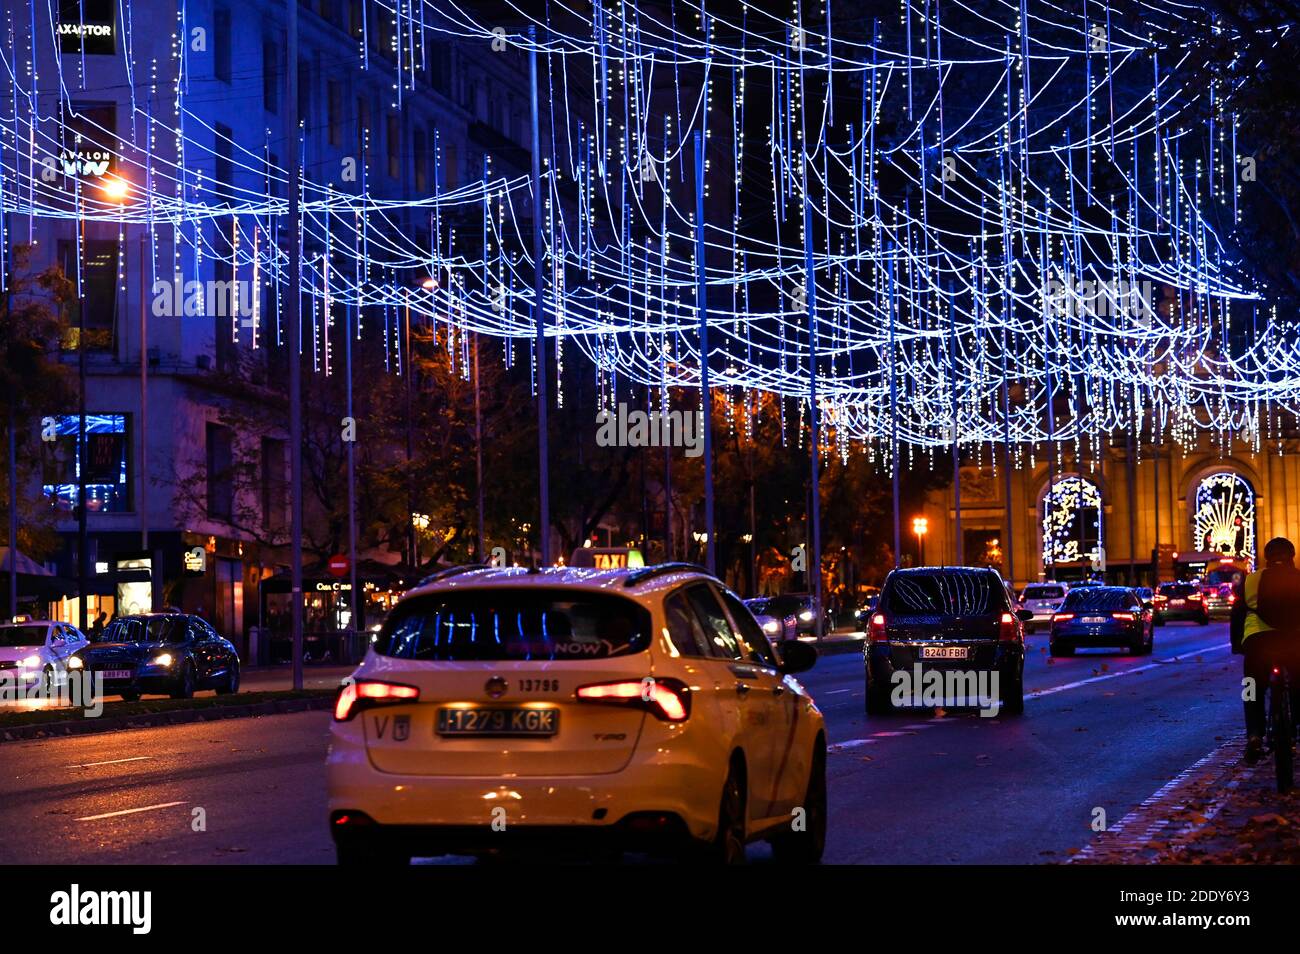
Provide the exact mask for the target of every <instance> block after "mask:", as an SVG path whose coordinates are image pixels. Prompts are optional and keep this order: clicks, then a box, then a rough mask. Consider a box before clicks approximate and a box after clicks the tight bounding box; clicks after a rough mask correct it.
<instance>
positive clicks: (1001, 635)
mask: <svg viewBox="0 0 1300 954" xmlns="http://www.w3.org/2000/svg"><path fill="white" fill-rule="evenodd" d="M1019 638H1020V631H1019V629H1018V628H1017V627H1016V618H1015V617H1014V616H1012V615H1011V614H1010V613H1003V614H1002V618H1001V619H999V620H998V639H999V640H1001V641H1003V642H1007V641H1012V642H1014V641H1015V640H1018V639H1019Z"/></svg>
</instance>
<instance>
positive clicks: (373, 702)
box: [334, 680, 420, 722]
mask: <svg viewBox="0 0 1300 954" xmlns="http://www.w3.org/2000/svg"><path fill="white" fill-rule="evenodd" d="M419 700H420V690H419V689H417V688H416V687H415V686H403V685H398V684H397V683H392V682H369V681H364V680H363V681H359V682H350V683H348V684H347V685H345V686H343V687H342V688H341V689H340V690H339V697H338V699H336V700H335V702H334V721H335V722H347V721H348V720H349V719H351V718H352V717H353V716H354V715H356V714H357V713H358V712H361V711H362V710H363V709H372V708H374V707H375V706H384V705H393V704H395V703H403V702H418V701H419Z"/></svg>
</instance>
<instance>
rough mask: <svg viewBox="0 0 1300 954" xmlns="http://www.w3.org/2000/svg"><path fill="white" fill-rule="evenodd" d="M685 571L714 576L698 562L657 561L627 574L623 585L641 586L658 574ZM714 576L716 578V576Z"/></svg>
mask: <svg viewBox="0 0 1300 954" xmlns="http://www.w3.org/2000/svg"><path fill="white" fill-rule="evenodd" d="M683 571H687V572H691V573H703V574H704V575H706V576H710V577H714V574H713V573H711V572H709V569H708V567H703V566H700V565H699V564H698V563H685V562H680V561H678V562H671V563H656V564H655V565H654V566H646V567H642V568H641V569H639V570H633V571H632V572H631V573H629V574H628V575H627V579H625V580H624V581H623V585H624V586H625V587H629V588H631V587H633V586H640V585H641V584H642V583H644V582H645V581H646V580H650V579H653V578H654V577H656V576H663V575H664V574H665V573H681V572H683ZM714 578H715V579H716V577H714Z"/></svg>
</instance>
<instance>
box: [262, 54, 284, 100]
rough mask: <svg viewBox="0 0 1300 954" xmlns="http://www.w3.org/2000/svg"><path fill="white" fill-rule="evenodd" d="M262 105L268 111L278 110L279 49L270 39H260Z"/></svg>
mask: <svg viewBox="0 0 1300 954" xmlns="http://www.w3.org/2000/svg"><path fill="white" fill-rule="evenodd" d="M262 106H263V108H264V109H265V110H266V111H267V112H268V113H278V112H279V111H280V49H279V47H278V46H276V44H275V43H274V42H273V41H271V40H263V41H262Z"/></svg>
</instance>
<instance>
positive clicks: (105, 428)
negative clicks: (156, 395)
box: [41, 414, 131, 513]
mask: <svg viewBox="0 0 1300 954" xmlns="http://www.w3.org/2000/svg"><path fill="white" fill-rule="evenodd" d="M54 420H55V433H56V435H57V437H56V439H55V440H54V441H51V442H47V443H45V444H43V447H44V448H45V460H44V462H43V464H44V466H43V477H42V481H41V483H42V487H41V489H42V490H43V491H44V493H45V499H46V500H47V501H49V504H50V506H51V507H52V508H53V509H55V510H58V511H61V512H66V513H72V512H74V511H75V509H76V505H77V416H76V415H75V414H65V415H62V416H61V417H56V418H55V419H54ZM130 447H131V441H130V436H129V433H128V428H127V415H125V414H87V415H86V454H85V458H86V507H87V509H88V510H89V511H90V512H91V513H124V512H127V511H129V510H130V509H131V485H130V462H131V453H130Z"/></svg>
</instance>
